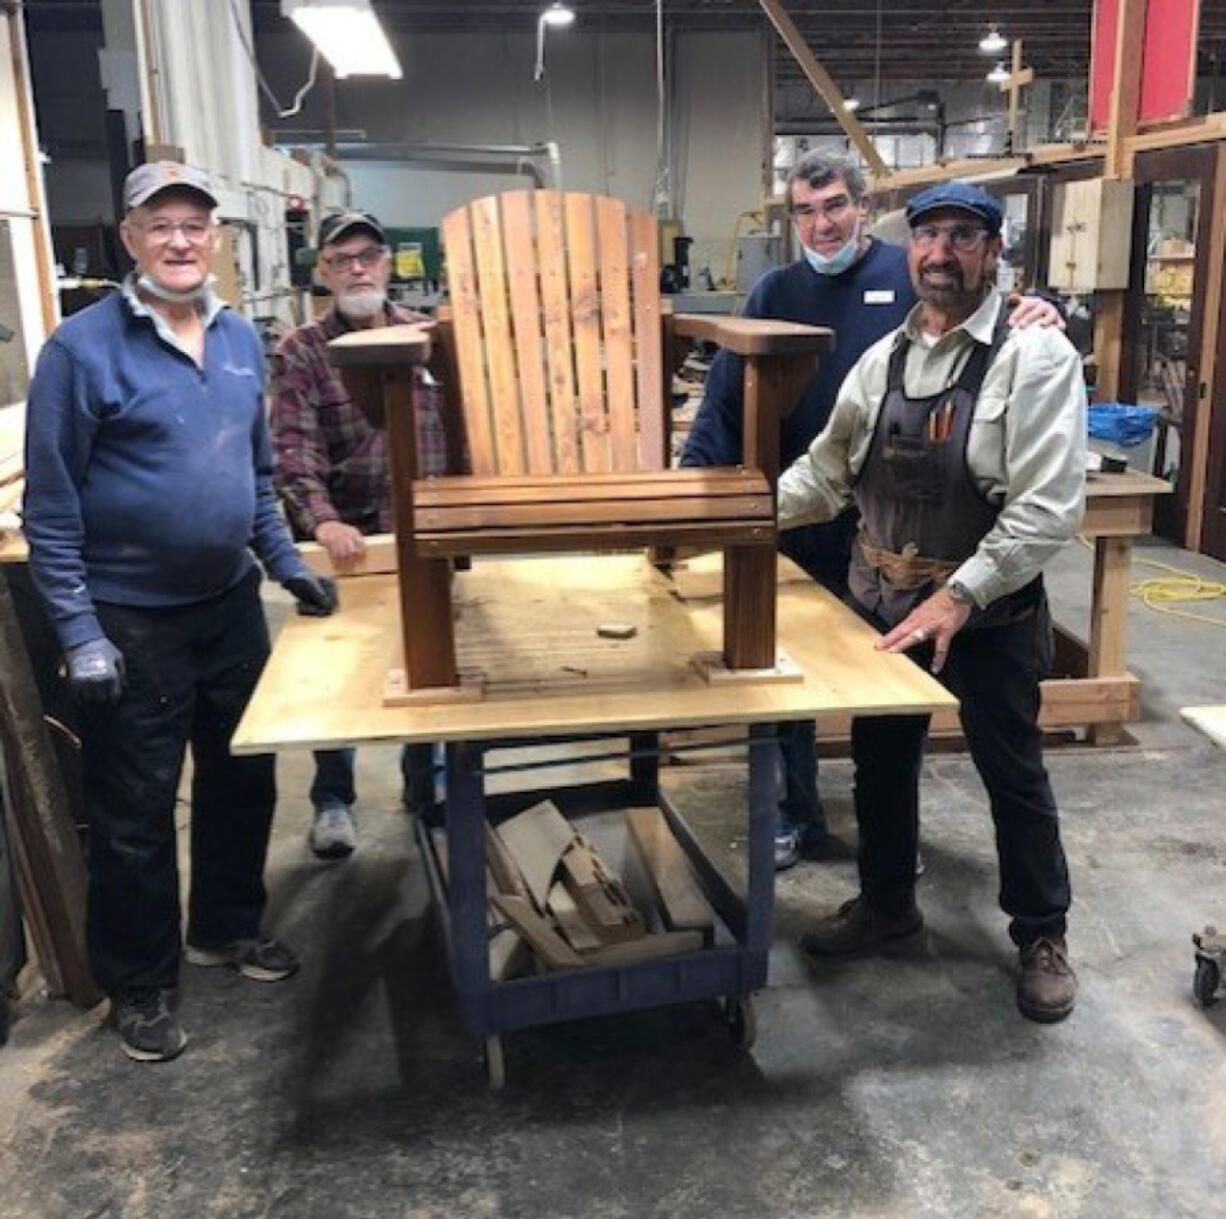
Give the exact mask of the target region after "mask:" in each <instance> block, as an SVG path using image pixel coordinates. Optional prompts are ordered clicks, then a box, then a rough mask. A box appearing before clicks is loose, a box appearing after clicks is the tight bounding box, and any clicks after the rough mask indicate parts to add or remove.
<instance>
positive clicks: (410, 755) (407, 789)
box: [310, 745, 434, 809]
mask: <svg viewBox="0 0 1226 1219" xmlns="http://www.w3.org/2000/svg"><path fill="white" fill-rule="evenodd" d="M356 756H357V750H356V749H317V750H315V781H314V782H313V783H312V784H311V793H310V795H311V804H312V805H314V806H315V808H317V809H318V808H327V807H328V806H330V805H337V804H344V805H346V806H348V805H350V804H352V803H353V802H354V800H356V799H357V794H356V792H355V791H354V786H353V763H354V758H355V757H356ZM400 773H401V774H402V775H403V776H404V802H405V804H407V805H408V806H409V807H410V808H414V809H424V808H427V807H428V806H429V805H431V804H433V803H434V746H433V745H406V746H405V747H404V749H403V750H402V751H401V754H400Z"/></svg>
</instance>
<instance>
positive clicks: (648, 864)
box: [430, 800, 715, 981]
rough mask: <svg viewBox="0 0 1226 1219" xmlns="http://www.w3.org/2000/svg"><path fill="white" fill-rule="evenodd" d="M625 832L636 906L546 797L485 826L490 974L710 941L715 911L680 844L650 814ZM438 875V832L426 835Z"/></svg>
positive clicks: (621, 960) (631, 821)
mask: <svg viewBox="0 0 1226 1219" xmlns="http://www.w3.org/2000/svg"><path fill="white" fill-rule="evenodd" d="M626 825H627V827H628V831H629V835H630V838H631V840H632V841H633V842H634V844H635V846H636V848H637V850H638V854H639V858H640V859H641V861H642V865H643V870H644V872H645V873H646V874H647V880H648V890H649V892H648V893H647V894H646V895H645V899H644V900H643V901H642V902H641V903H638V904H636V902H635V900H634V898H633V897H632V896H631V894H630V892H629V890H628V889H627V887H626V885H625V884H624V883H623V881H622V879H621V878H620V877H619V876H618V875H617V874H616V873H615V872H614V871H613V870H612V868H610V867H609V865H608V863H607V861H606V860H605V859H604V858H602V857H601V855H600V854H599V853H598V851H597V850H596V848H595V847H594V846H593V845H592V843H591V842H590V841H589V840H588V839H587V838H586V837H585V836H584V835H583V834H581V833H578V832H577V831H576V830H575V827H574V826H573V825H572V824H571V823H570V822H569V821H567V819H566V818H565V817H563V816H562V814H561V813H560V812H559V811H558V810H557V808H556V807H555V806H554V805H553V804H552V803H551V802H550V801H548V800H546V801H543V802H542V803H540V804H537V805H534V806H533V807H532V808H530V809H528V810H526V811H525V812H522V813H520V814H518V815H517V816H515V817H511V818H509V819H508V820H506V821H504V822H503V823H502V824H501V825H500V826H498V827H493V826H488V825H487V827H486V861H487V865H488V866H487V873H486V882H487V890H486V893H487V901H488V909H487V920H488V924H489V928H490V976H491V978H493V979H494V980H496V981H497V980H504V979H507V978H512V977H516V976H520V975H522V974H524V973H527V972H530V965H531V961H532V959H533V958H535V960H536V962H537V965H538V967H539V968H541V969H544V970H562V969H581V968H584V967H586V966H598V965H626V964H633V963H635V962H638V961H650V960H656V959H658V958H660V957H668V956H675V955H677V954H680V953H684V952H692V951H694V950H696V949H699V948H702V947H703V946H704V945H705V944H708V943H710V942H711V940H712V939H713V937H714V933H715V913H714V911H713V910H712V908H711V906H710V903H709V902H708V901H707V899H706V897H705V895H704V894H703V892H702V889H701V888H700V886H699V883H698V880H697V877H696V876H695V875H694V872H693V870H692V869H691V867H690V863H689V860H688V859H687V858H686V855H685V852H684V851H683V850H682V848H681V845H680V844H679V843H678V842H677V840H676V839H675V838H674V837H673V834H672V830H671V829H670V828H669V826H668V823H667V821H666V820H665V819H664V816H663V814H662V813H660V811H659V810H658V809H656V808H639V809H630V810H627V813H626ZM430 838H431V844H432V846H433V848H434V853H435V857H436V859H437V860H438V863H439V871H440V873H442V875H443V877H444V879H445V878H446V875H447V865H446V856H447V843H446V834H445V832H444V831H443V830H441V829H435V830H432V831H431V834H430Z"/></svg>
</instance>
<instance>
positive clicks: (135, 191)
mask: <svg viewBox="0 0 1226 1219" xmlns="http://www.w3.org/2000/svg"><path fill="white" fill-rule="evenodd" d="M172 187H178V188H180V189H185V190H193V191H195V192H196V193H197V194H198V195H203V196H204V198H205V200H206V201H207V202H208V205H209V207H216V206H217V194H216V192H215V190H214V188H213V183H212V181H211V180H210V178H209V175H208V174H206V173H205V172H204V170H203V169H197V168H196V167H195V166H194V165H182V164H180V163H179V162H178V161H149V162H148V163H147V164H145V165H138V166H137V167H136V168H135V169H134V170H133V171H132V172H131V173H130V174H129V175H128V176H127V177H126V178H125V179H124V181H123V206H124V211H128V212H130V211H131V210H132V209H133V208H134V207H140V205H141V204H142V203H148V202H149V200H150V199H152V198H153V196H154V195H156V194H158V193H159V192H160V191H164V190H170V189H171V188H172Z"/></svg>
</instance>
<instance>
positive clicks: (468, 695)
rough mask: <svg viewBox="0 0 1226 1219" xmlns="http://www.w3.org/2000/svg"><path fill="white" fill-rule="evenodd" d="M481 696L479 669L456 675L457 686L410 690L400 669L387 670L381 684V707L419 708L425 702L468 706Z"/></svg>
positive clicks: (483, 680) (425, 687)
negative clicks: (457, 679) (464, 704)
mask: <svg viewBox="0 0 1226 1219" xmlns="http://www.w3.org/2000/svg"><path fill="white" fill-rule="evenodd" d="M484 697H485V674H484V673H482V672H481V670H480V669H467V670H462V671H461V672H460V684H459V685H457V686H423V687H421V688H420V689H418V690H410V689H409V686H408V682H407V681H406V680H405V675H404V670H403V669H388V671H387V677H386V678H385V679H384V682H383V705H384V706H385V707H420V706H422V705H423V704H427V703H472V702H476V701H477V700H478V699H482V698H484Z"/></svg>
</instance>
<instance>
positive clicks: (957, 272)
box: [916, 262, 991, 313]
mask: <svg viewBox="0 0 1226 1219" xmlns="http://www.w3.org/2000/svg"><path fill="white" fill-rule="evenodd" d="M930 271H942V272H944V273H945V274H946V275H948V276H949V277H950V278H949V282H947V283H943V284H933V283H930V282H929V281H928V280H927V279H926V278H925V273H926V272H930ZM990 286H991V285H990V284H989V282H988V278H987V276H986V275H981V276H980V278H979V282H978V283H977V284H975V285H974V287H972V288H967V286H966V277H965V275H964V274H963V270H962V267H961V265H960V264H959V263H956V262H951V263H947V264H942V265H939V266H929V267H921V268H920V271H919V283H918V284H917V285H916V295H917V296H918V297H919V298H920V300H922V301H925V302H926V303H927V304H930V305H934V306H935V307H936V308H938V309H941V310H943V311H945V312H949V313H957V312H963V311H965V312H966V313H973V312H974V311H975V310H976V309H977V308H978V307H979V304H980V302H981V301H982V300H983V298H984V297H985V296H986V295H987V292H988V288H989V287H990Z"/></svg>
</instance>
